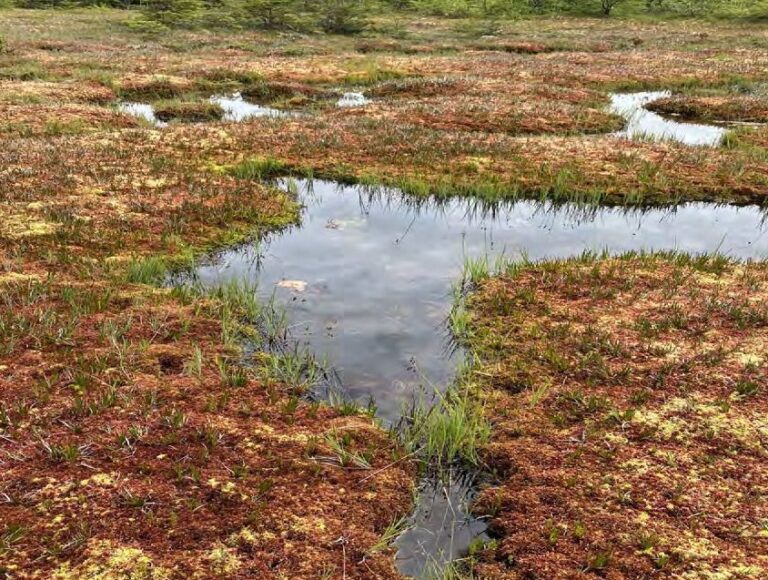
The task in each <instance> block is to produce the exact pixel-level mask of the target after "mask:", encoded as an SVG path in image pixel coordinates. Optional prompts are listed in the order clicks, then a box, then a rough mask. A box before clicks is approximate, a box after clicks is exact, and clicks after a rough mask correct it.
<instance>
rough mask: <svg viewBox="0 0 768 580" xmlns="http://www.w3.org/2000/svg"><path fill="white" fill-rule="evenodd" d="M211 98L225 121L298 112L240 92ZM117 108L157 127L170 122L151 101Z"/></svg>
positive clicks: (289, 114)
mask: <svg viewBox="0 0 768 580" xmlns="http://www.w3.org/2000/svg"><path fill="white" fill-rule="evenodd" d="M209 100H210V102H211V103H213V104H215V105H219V106H220V107H221V108H222V109H223V111H224V116H223V117H222V120H223V121H233V122H242V121H247V120H248V119H255V118H257V117H271V118H275V117H290V116H292V115H295V114H296V113H292V112H290V111H281V110H279V109H273V108H272V107H263V106H261V105H256V104H254V103H249V102H248V101H246V100H245V99H243V97H242V95H241V94H240V93H234V94H232V95H216V96H213V97H211V98H210V99H209ZM117 110H118V111H120V112H122V113H125V114H127V115H131V116H133V117H138V118H140V119H144V120H145V121H147V122H148V123H150V124H152V125H154V126H155V127H167V126H168V123H165V122H163V121H161V120H160V119H158V118H157V115H156V114H155V108H154V107H153V106H152V105H151V104H149V103H118V104H117Z"/></svg>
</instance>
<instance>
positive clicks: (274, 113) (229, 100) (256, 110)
mask: <svg viewBox="0 0 768 580" xmlns="http://www.w3.org/2000/svg"><path fill="white" fill-rule="evenodd" d="M211 102H212V103H213V104H215V105H219V106H220V107H221V108H222V109H223V110H224V117H223V120H224V121H247V120H248V119H254V118H257V117H287V116H290V115H291V113H289V112H287V111H281V110H279V109H273V108H272V107H263V106H261V105H256V104H254V103H249V102H248V101H246V100H245V99H243V97H242V95H241V94H240V93H234V94H233V95H227V96H223V95H219V96H215V97H211Z"/></svg>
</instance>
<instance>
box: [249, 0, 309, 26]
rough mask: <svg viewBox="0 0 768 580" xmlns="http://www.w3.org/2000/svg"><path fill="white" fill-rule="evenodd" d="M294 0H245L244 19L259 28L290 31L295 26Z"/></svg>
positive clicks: (295, 4) (296, 5)
mask: <svg viewBox="0 0 768 580" xmlns="http://www.w3.org/2000/svg"><path fill="white" fill-rule="evenodd" d="M298 8H299V6H298V3H297V2H296V1H295V0H245V2H244V3H243V10H244V12H245V18H246V19H247V20H250V21H252V22H253V23H254V24H255V25H256V26H259V27H261V28H272V29H278V30H279V29H290V28H294V27H295V24H296V15H297V13H298Z"/></svg>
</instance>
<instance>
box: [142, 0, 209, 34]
mask: <svg viewBox="0 0 768 580" xmlns="http://www.w3.org/2000/svg"><path fill="white" fill-rule="evenodd" d="M202 9H203V2H202V0H149V1H148V2H147V4H146V6H145V7H144V13H145V15H146V17H147V18H149V19H150V20H154V21H155V22H159V23H160V24H163V25H165V26H169V27H173V26H181V25H184V24H189V23H191V22H192V21H194V20H195V19H196V18H197V17H198V16H199V15H200V12H201V11H202Z"/></svg>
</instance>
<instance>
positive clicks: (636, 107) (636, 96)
mask: <svg viewBox="0 0 768 580" xmlns="http://www.w3.org/2000/svg"><path fill="white" fill-rule="evenodd" d="M669 95H670V93H669V91H656V92H646V93H629V94H614V95H611V106H610V111H611V112H613V113H616V114H618V115H621V116H622V117H624V118H625V119H627V126H626V128H625V129H624V131H622V132H621V134H622V135H624V136H627V137H630V138H632V137H650V138H653V139H658V140H667V139H669V140H674V141H679V142H680V143H684V144H686V145H713V146H717V145H719V144H720V142H721V141H722V139H723V135H725V131H726V130H725V129H724V128H723V127H716V126H714V125H698V124H695V123H679V122H677V121H672V120H670V119H665V118H664V117H662V116H661V115H657V114H656V113H653V112H651V111H648V110H647V109H645V108H644V106H645V105H647V104H648V103H650V102H652V101H655V100H658V99H661V98H663V97H668V96H669Z"/></svg>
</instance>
